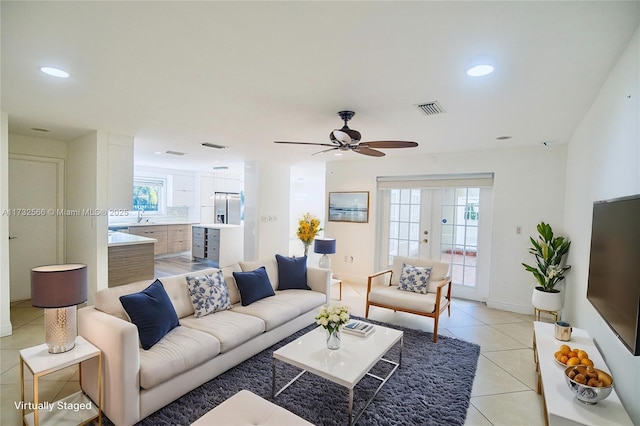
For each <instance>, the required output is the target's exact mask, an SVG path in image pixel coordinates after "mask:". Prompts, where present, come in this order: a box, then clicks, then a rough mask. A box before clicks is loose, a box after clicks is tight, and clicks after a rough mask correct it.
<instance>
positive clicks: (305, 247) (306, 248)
mask: <svg viewBox="0 0 640 426" xmlns="http://www.w3.org/2000/svg"><path fill="white" fill-rule="evenodd" d="M310 245H311V244H305V245H304V255H305V256H306V255H307V254H309V246H310Z"/></svg>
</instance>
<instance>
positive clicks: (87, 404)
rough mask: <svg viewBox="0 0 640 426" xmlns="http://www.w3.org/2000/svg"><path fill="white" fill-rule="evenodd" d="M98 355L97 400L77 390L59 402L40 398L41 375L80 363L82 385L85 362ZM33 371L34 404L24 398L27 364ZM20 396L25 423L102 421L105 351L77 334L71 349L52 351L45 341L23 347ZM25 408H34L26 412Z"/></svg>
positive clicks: (21, 352) (35, 425) (21, 353)
mask: <svg viewBox="0 0 640 426" xmlns="http://www.w3.org/2000/svg"><path fill="white" fill-rule="evenodd" d="M94 357H97V358H98V403H97V404H95V403H94V402H93V401H91V400H90V399H89V398H88V397H87V396H86V395H85V394H84V392H82V391H79V392H76V393H74V394H73V395H69V396H68V397H66V398H63V399H61V400H58V401H54V402H48V401H44V402H42V401H40V400H39V397H38V381H39V379H40V378H41V377H42V376H45V375H47V374H51V373H54V372H56V371H59V370H62V369H63V368H67V367H70V366H72V365H76V364H78V368H79V374H80V384H81V385H82V364H81V363H82V361H86V360H88V359H91V358H94ZM25 365H26V366H27V368H28V369H29V370H30V371H31V373H32V374H33V403H32V404H33V405H31V404H30V403H27V402H25V399H24V367H25ZM20 398H21V399H22V421H23V424H24V425H29V426H31V425H34V426H38V425H39V424H41V423H45V422H46V423H51V424H55V425H58V424H87V423H89V422H91V421H93V420H96V419H97V420H98V424H99V425H101V424H102V410H101V409H100V406H101V404H102V352H101V351H100V349H98V348H96V347H95V346H93V345H92V344H91V343H89V342H88V341H87V340H85V339H84V338H82V337H81V336H78V337H77V338H76V345H75V347H74V348H73V349H71V350H70V351H68V352H64V353H59V354H51V353H49V352H48V348H47V345H46V343H45V344H42V345H38V346H32V347H30V348H26V349H22V350H20ZM26 409H33V412H32V413H29V414H27V415H25V410H26Z"/></svg>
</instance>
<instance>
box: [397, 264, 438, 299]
mask: <svg viewBox="0 0 640 426" xmlns="http://www.w3.org/2000/svg"><path fill="white" fill-rule="evenodd" d="M430 276H431V267H420V266H411V265H407V264H406V263H403V264H402V273H401V274H400V280H399V282H398V290H405V291H412V292H414V293H420V294H427V286H428V285H429V277H430Z"/></svg>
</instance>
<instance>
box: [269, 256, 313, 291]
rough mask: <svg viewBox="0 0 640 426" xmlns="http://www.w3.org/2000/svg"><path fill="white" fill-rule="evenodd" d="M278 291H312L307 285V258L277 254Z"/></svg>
mask: <svg viewBox="0 0 640 426" xmlns="http://www.w3.org/2000/svg"><path fill="white" fill-rule="evenodd" d="M276 261H277V262H278V290H311V289H310V288H309V286H308V285H307V256H303V257H285V256H280V255H279V254H276Z"/></svg>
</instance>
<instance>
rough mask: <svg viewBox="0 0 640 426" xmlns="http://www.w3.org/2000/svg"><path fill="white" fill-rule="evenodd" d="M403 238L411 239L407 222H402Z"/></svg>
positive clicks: (401, 233)
mask: <svg viewBox="0 0 640 426" xmlns="http://www.w3.org/2000/svg"><path fill="white" fill-rule="evenodd" d="M399 238H400V239H401V240H408V239H409V224H408V223H407V222H400V236H399Z"/></svg>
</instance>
